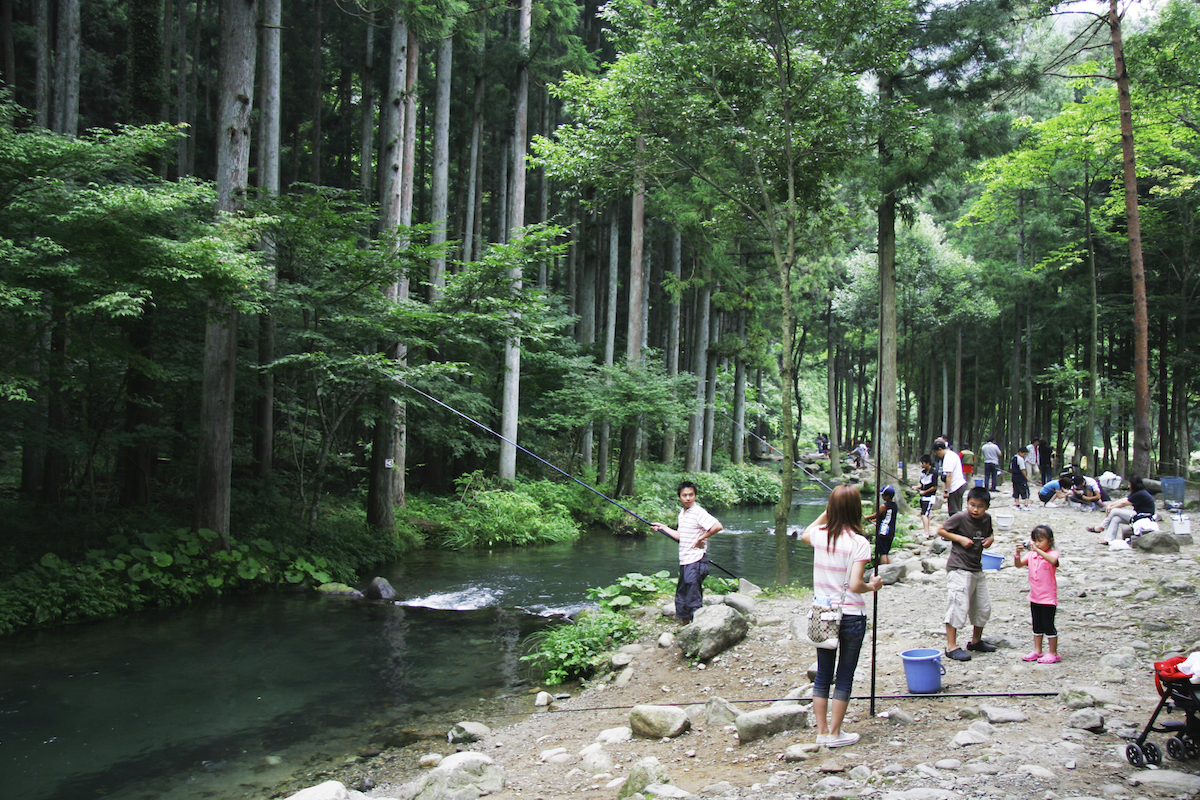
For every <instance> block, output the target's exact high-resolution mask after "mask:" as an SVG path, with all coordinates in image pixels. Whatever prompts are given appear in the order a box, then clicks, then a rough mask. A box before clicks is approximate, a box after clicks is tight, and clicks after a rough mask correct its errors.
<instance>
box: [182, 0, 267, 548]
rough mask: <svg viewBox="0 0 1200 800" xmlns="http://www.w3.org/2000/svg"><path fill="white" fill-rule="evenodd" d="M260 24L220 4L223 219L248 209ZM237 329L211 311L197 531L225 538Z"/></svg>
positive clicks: (245, 9) (253, 11) (251, 10)
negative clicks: (256, 61) (247, 187)
mask: <svg viewBox="0 0 1200 800" xmlns="http://www.w3.org/2000/svg"><path fill="white" fill-rule="evenodd" d="M257 24H258V2H257V0H222V2H221V38H220V50H219V55H218V59H219V65H220V72H219V75H218V81H217V100H218V106H217V130H218V132H219V137H218V148H217V211H218V213H225V214H236V213H238V212H239V211H240V210H241V209H242V207H243V206H244V205H245V195H246V186H247V183H248V179H249V173H250V115H251V110H252V105H253V104H252V102H251V98H252V97H253V96H254V61H255V56H256V55H257V52H256V46H257V39H256V25H257ZM237 326H238V314H237V311H236V310H235V309H233V308H230V307H228V306H225V305H223V304H220V303H216V302H211V303H210V304H209V322H208V324H207V326H206V327H205V336H204V377H203V389H202V392H201V400H200V467H199V472H198V475H197V480H196V495H197V502H196V506H197V509H196V511H197V520H196V524H197V527H200V528H208V529H209V530H211V531H214V532H216V533H218V534H220V535H221V536H222V537H227V536H228V534H229V501H230V478H231V475H232V470H233V399H234V376H235V374H236V370H237Z"/></svg>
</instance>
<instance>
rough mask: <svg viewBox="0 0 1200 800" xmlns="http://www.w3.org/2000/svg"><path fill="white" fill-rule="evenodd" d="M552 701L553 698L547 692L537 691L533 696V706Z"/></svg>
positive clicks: (545, 704) (544, 704)
mask: <svg viewBox="0 0 1200 800" xmlns="http://www.w3.org/2000/svg"><path fill="white" fill-rule="evenodd" d="M553 702H554V698H553V697H552V696H551V695H550V693H549V692H538V693H537V697H535V698H533V704H534V706H536V707H538V708H542V707H544V706H548V705H550V704H551V703H553Z"/></svg>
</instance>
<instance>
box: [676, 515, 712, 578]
mask: <svg viewBox="0 0 1200 800" xmlns="http://www.w3.org/2000/svg"><path fill="white" fill-rule="evenodd" d="M716 524H717V518H716V517H714V516H713V515H712V514H710V513H708V512H707V511H705V510H704V509H703V508H701V507H700V504H699V503H693V504H692V507H691V508H688V509H680V511H679V522H678V523H677V524H676V525H675V530H676V532H678V533H679V566H681V567H682V566H683V565H684V564H694V563H695V562H697V561H699V560H700V559H702V558H704V553H705V552H706V547H705V546H703V545H702V546H700V547H696V546H695V545H696V542H698V541H700V537H701V536H703V535H704V534H706V533H708V531H709V530H710V529H711V528H712V526H713V525H716Z"/></svg>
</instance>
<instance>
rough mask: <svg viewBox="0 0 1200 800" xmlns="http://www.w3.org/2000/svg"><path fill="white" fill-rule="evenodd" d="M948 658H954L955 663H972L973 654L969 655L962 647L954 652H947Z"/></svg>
mask: <svg viewBox="0 0 1200 800" xmlns="http://www.w3.org/2000/svg"><path fill="white" fill-rule="evenodd" d="M946 656H947V657H948V658H953V659H954V660H955V661H970V660H971V654H970V653H968V652H967V651H966V650H963V649H962V648H961V647H956V648H954V649H953V650H947V651H946Z"/></svg>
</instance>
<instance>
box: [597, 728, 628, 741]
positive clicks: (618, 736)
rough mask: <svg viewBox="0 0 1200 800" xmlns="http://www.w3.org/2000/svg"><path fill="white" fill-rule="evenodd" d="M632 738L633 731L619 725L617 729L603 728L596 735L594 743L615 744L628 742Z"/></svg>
mask: <svg viewBox="0 0 1200 800" xmlns="http://www.w3.org/2000/svg"><path fill="white" fill-rule="evenodd" d="M632 738H633V731H632V730H631V729H629V728H626V727H625V726H624V725H621V726H620V727H617V728H605V729H604V730H602V731H600V732H599V733H597V734H596V741H597V742H600V743H601V744H617V743H618V742H628V741H629V740H630V739H632Z"/></svg>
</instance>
